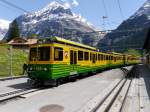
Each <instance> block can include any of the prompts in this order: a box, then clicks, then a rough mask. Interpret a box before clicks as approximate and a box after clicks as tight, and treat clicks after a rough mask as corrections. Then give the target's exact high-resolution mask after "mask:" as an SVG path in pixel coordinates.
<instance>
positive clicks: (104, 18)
mask: <svg viewBox="0 0 150 112" xmlns="http://www.w3.org/2000/svg"><path fill="white" fill-rule="evenodd" d="M107 18H108V17H107V16H103V17H102V19H103V30H105V20H106V19H107Z"/></svg>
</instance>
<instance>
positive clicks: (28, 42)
mask: <svg viewBox="0 0 150 112" xmlns="http://www.w3.org/2000/svg"><path fill="white" fill-rule="evenodd" d="M37 41H38V39H24V38H21V37H17V38H14V39H12V40H11V41H9V42H8V43H7V44H9V45H32V44H36V43H37Z"/></svg>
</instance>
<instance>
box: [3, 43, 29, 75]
mask: <svg viewBox="0 0 150 112" xmlns="http://www.w3.org/2000/svg"><path fill="white" fill-rule="evenodd" d="M9 48H10V46H8V45H4V44H3V45H2V44H0V77H7V76H10V62H11V61H10V59H11V58H10V49H9ZM27 58H28V53H27V52H25V51H23V50H19V49H12V73H13V75H14V76H19V75H22V66H23V64H24V63H27Z"/></svg>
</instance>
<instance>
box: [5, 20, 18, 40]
mask: <svg viewBox="0 0 150 112" xmlns="http://www.w3.org/2000/svg"><path fill="white" fill-rule="evenodd" d="M16 37H20V32H19V27H18V23H17V21H16V20H14V21H13V23H12V24H11V28H10V32H9V35H8V41H10V40H12V39H14V38H16Z"/></svg>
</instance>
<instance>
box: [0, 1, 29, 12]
mask: <svg viewBox="0 0 150 112" xmlns="http://www.w3.org/2000/svg"><path fill="white" fill-rule="evenodd" d="M0 2H3V3H5V4H7V5H9V6H11V7H13V8H16V9H18V10H20V11H23V12H25V13H30V12H29V11H27V10H25V9H23V8H21V7H19V6H17V5H15V4H13V3H11V2H8V1H7V0H0Z"/></svg>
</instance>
